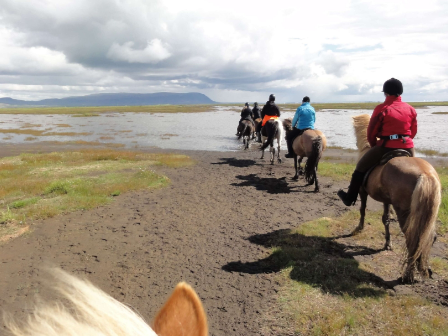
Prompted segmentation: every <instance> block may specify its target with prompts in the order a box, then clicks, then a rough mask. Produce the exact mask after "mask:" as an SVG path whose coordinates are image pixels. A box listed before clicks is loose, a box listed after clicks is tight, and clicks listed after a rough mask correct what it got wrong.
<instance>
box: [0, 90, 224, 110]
mask: <svg viewBox="0 0 448 336" xmlns="http://www.w3.org/2000/svg"><path fill="white" fill-rule="evenodd" d="M214 103H216V102H215V101H213V100H211V99H210V98H209V97H207V96H206V95H204V94H202V93H199V92H188V93H174V92H156V93H95V94H91V95H85V96H72V97H64V98H50V99H42V100H35V101H31V100H30V101H27V100H19V99H13V98H10V97H4V98H0V104H1V105H10V106H23V107H26V106H48V107H78V106H141V105H164V104H169V105H192V104H214Z"/></svg>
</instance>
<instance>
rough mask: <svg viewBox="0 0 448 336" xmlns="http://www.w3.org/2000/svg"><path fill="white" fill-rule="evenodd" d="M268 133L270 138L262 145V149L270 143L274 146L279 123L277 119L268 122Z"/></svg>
mask: <svg viewBox="0 0 448 336" xmlns="http://www.w3.org/2000/svg"><path fill="white" fill-rule="evenodd" d="M265 126H267V127H266V133H267V134H268V140H267V141H266V142H265V143H264V144H263V146H261V150H265V149H266V148H267V147H268V146H269V145H271V146H274V138H275V135H276V134H277V132H278V128H279V124H278V122H277V121H276V120H275V121H274V122H273V123H266V125H265Z"/></svg>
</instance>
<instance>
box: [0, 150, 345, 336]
mask: <svg viewBox="0 0 448 336" xmlns="http://www.w3.org/2000/svg"><path fill="white" fill-rule="evenodd" d="M186 154H187V155H190V156H191V157H192V158H194V159H196V160H197V161H198V163H197V165H196V166H194V167H189V168H180V169H168V168H157V169H156V170H157V171H159V172H161V173H163V174H165V175H167V176H168V177H169V178H170V179H171V181H172V183H171V185H169V186H168V187H167V188H164V189H160V190H153V191H139V192H134V193H129V194H125V195H121V196H119V197H117V199H116V200H115V202H114V203H112V204H111V205H108V206H105V207H101V208H97V209H94V210H90V211H78V212H75V213H71V214H67V215H64V216H58V217H56V218H52V219H49V220H45V221H40V222H38V223H36V224H35V225H34V226H33V232H32V233H31V234H28V235H25V236H23V237H20V238H18V239H15V240H13V241H11V242H9V243H8V244H5V245H3V246H0V265H1V266H0V267H1V272H0V310H5V311H8V312H10V313H12V314H13V315H14V316H15V317H16V318H18V319H21V318H23V317H25V315H27V314H28V313H29V311H30V310H29V308H30V306H31V304H32V302H34V296H35V294H36V293H38V294H39V296H41V297H42V298H44V299H52V298H54V295H55V294H54V293H52V292H51V291H50V290H49V288H47V287H45V286H44V284H45V282H46V281H47V279H48V278H47V276H46V275H45V272H44V271H42V267H43V266H45V265H49V266H58V267H62V268H63V269H65V270H67V271H69V272H73V273H75V274H78V275H82V276H86V277H87V278H88V279H90V280H91V281H92V282H93V283H94V284H96V285H98V286H99V287H101V288H102V289H103V290H105V291H106V292H107V293H110V294H111V295H112V296H113V297H115V298H117V299H118V300H120V301H121V302H124V303H127V304H129V305H131V306H132V307H134V308H135V309H136V310H137V311H138V312H139V313H140V314H142V316H143V317H144V318H145V319H146V320H147V321H151V318H152V317H153V316H154V315H155V314H156V312H157V310H158V309H159V308H160V307H161V305H162V304H163V302H164V301H165V300H166V298H167V296H168V295H169V294H170V293H171V291H172V290H173V289H174V287H175V285H176V284H177V283H178V282H179V281H187V282H188V283H190V284H191V285H192V286H193V287H194V288H195V290H196V291H197V292H198V294H199V296H200V298H201V299H202V300H203V303H204V306H205V309H206V311H207V315H208V318H209V325H210V335H228V334H231V335H259V334H260V327H261V325H260V321H261V320H263V314H264V312H265V311H266V309H267V308H268V307H269V306H272V304H273V303H274V302H275V299H276V292H277V288H278V284H277V283H276V280H275V274H274V273H269V272H267V273H260V272H253V273H258V274H251V273H250V272H244V273H242V272H231V271H226V270H225V269H228V268H226V267H225V266H226V265H228V264H230V263H233V262H239V261H241V262H242V263H246V262H252V261H258V260H261V259H263V258H265V257H267V256H268V255H269V254H270V251H269V250H268V249H266V248H264V247H262V246H259V245H255V244H252V243H251V242H250V241H249V240H248V238H249V237H251V236H254V235H259V234H265V233H269V232H273V231H276V230H280V229H290V228H295V227H297V226H298V225H300V223H302V222H304V221H307V220H310V219H314V218H317V217H322V216H333V215H337V214H339V213H341V212H343V211H345V209H343V208H342V207H341V206H340V205H339V202H337V196H336V191H337V190H338V189H339V187H340V186H341V185H338V184H335V183H334V182H332V181H330V180H329V179H326V178H320V183H321V192H320V193H318V194H316V193H314V192H312V191H313V189H314V187H313V186H304V181H303V180H300V181H298V182H295V181H294V182H293V181H291V177H292V176H293V168H292V166H291V163H288V164H281V165H278V164H275V165H274V166H271V165H270V164H269V162H268V160H266V161H261V160H259V159H258V155H259V154H258V153H254V152H250V151H248V152H237V153H229V152H227V153H219V152H188V153H186Z"/></svg>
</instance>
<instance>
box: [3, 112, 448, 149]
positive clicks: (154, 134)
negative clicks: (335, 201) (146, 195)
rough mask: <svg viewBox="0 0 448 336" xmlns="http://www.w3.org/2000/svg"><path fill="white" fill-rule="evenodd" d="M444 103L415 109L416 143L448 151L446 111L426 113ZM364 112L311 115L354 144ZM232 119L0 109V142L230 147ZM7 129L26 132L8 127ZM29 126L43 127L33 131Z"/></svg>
mask: <svg viewBox="0 0 448 336" xmlns="http://www.w3.org/2000/svg"><path fill="white" fill-rule="evenodd" d="M238 108H239V107H238ZM447 109H448V108H447V107H444V106H441V107H430V108H425V109H418V110H417V113H418V135H417V137H416V139H415V144H416V147H417V148H424V149H434V150H437V151H440V152H447V151H448V136H447V135H446V129H447V126H448V114H432V112H443V111H446V110H447ZM364 113H368V114H371V113H372V111H371V110H336V109H334V110H322V111H320V112H318V113H317V115H316V127H317V128H319V129H320V130H322V131H323V132H324V133H325V135H326V136H327V139H328V145H329V146H340V147H344V148H356V142H355V137H354V135H353V127H352V122H351V120H352V118H351V117H352V116H355V115H359V114H364ZM293 115H294V111H291V110H290V111H283V113H282V117H281V119H284V118H288V117H293ZM238 120H239V112H235V107H222V106H220V107H218V111H215V112H202V113H132V112H127V113H104V114H100V115H99V116H96V117H73V116H72V115H11V114H3V115H0V130H3V131H5V130H11V131H12V133H3V134H1V133H0V139H2V142H3V143H6V144H15V143H33V142H38V141H59V142H69V141H87V142H101V143H105V144H107V143H109V144H123V145H124V146H125V147H126V148H138V147H159V148H162V149H180V150H183V149H186V150H189V149H190V150H208V151H236V150H241V148H242V142H240V141H237V140H236V136H235V133H236V127H237V124H238ZM68 126H71V127H68ZM13 130H19V131H20V132H26V133H27V134H18V133H14V131H13ZM28 131H29V132H28ZM33 131H45V132H43V133H42V134H35V133H39V132H34V134H33ZM58 133H60V134H58ZM45 134H49V135H45ZM51 134H53V135H51ZM283 148H285V143H284V141H283Z"/></svg>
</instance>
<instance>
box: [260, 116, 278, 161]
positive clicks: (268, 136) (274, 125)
mask: <svg viewBox="0 0 448 336" xmlns="http://www.w3.org/2000/svg"><path fill="white" fill-rule="evenodd" d="M263 133H264V134H263ZM274 139H277V149H278V153H277V161H278V163H282V159H280V146H281V143H282V139H283V127H282V126H281V123H280V120H279V119H274V118H272V119H269V120H268V121H267V122H266V124H265V125H264V126H263V128H262V130H261V142H262V143H263V145H262V146H261V151H262V154H261V158H262V159H264V150H265V149H266V148H267V147H268V146H271V147H270V149H269V151H270V152H271V164H274V157H275V148H274Z"/></svg>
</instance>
